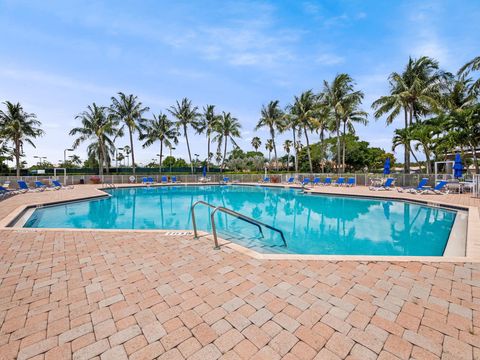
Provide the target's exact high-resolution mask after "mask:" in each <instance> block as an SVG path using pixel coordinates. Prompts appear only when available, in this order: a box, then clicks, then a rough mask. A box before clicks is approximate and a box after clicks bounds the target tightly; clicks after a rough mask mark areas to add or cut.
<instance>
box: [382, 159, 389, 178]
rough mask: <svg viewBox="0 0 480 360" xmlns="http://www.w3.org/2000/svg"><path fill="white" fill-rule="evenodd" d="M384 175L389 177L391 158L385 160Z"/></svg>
mask: <svg viewBox="0 0 480 360" xmlns="http://www.w3.org/2000/svg"><path fill="white" fill-rule="evenodd" d="M383 174H384V175H388V174H390V158H387V159H386V160H385V164H384V165H383Z"/></svg>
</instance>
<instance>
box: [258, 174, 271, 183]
mask: <svg viewBox="0 0 480 360" xmlns="http://www.w3.org/2000/svg"><path fill="white" fill-rule="evenodd" d="M260 182H261V183H269V182H270V178H269V177H268V176H267V177H264V178H263V180H260Z"/></svg>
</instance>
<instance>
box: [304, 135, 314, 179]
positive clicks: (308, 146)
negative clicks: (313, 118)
mask: <svg viewBox="0 0 480 360" xmlns="http://www.w3.org/2000/svg"><path fill="white" fill-rule="evenodd" d="M303 132H304V133H305V141H306V142H307V155H308V165H309V166H310V173H313V165H312V157H311V156H310V142H309V141H308V134H307V127H306V126H304V127H303Z"/></svg>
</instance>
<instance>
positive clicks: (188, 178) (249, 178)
mask: <svg viewBox="0 0 480 360" xmlns="http://www.w3.org/2000/svg"><path fill="white" fill-rule="evenodd" d="M146 176H149V177H151V178H153V180H154V181H156V182H161V180H162V176H164V177H166V178H167V180H168V181H171V177H172V176H171V175H166V174H164V175H160V174H158V173H157V174H152V175H145V174H141V175H116V174H112V175H103V176H93V175H67V176H63V175H61V176H57V177H56V178H57V179H58V180H60V181H61V182H62V183H63V184H65V185H77V184H82V183H84V184H92V183H94V179H95V178H96V179H99V182H101V183H114V184H128V183H141V182H142V179H143V178H144V177H146ZM175 176H176V178H177V181H181V182H183V183H194V182H199V181H200V180H201V179H202V177H203V176H202V175H201V174H194V175H190V174H189V175H175ZM389 176H390V177H393V178H395V179H396V181H395V184H396V186H416V185H417V184H418V183H419V181H420V180H421V179H422V178H428V183H429V185H435V175H434V174H429V175H427V174H391V175H389ZM207 177H208V178H210V181H211V182H212V183H215V182H217V183H218V182H220V181H221V180H222V179H223V178H224V177H228V178H229V179H230V181H233V182H242V183H251V182H259V181H261V180H262V179H263V178H264V175H263V174H208V176H207ZM269 177H270V179H271V181H272V182H286V181H287V180H288V179H289V178H290V177H294V178H295V179H296V180H297V181H303V179H304V178H310V180H313V179H314V178H315V177H319V178H320V179H322V180H324V179H325V178H326V177H330V178H332V181H335V180H336V179H337V178H339V177H344V178H349V177H353V178H355V183H356V185H367V186H368V185H370V184H371V183H372V181H374V180H376V179H379V178H384V175H383V174H364V173H362V174H359V173H357V174H350V173H345V174H321V173H316V174H307V173H300V174H294V173H286V174H270V175H269ZM52 179H55V178H54V177H53V175H38V176H20V177H16V176H0V183H4V182H6V181H10V182H11V184H12V185H13V186H15V185H16V180H24V181H26V182H27V183H30V184H33V182H34V181H38V180H40V181H45V182H48V181H50V180H52ZM474 179H476V180H475V181H476V184H477V187H476V189H477V191H478V183H479V182H480V177H479V176H478V175H477V176H476V177H474ZM477 194H478V192H477Z"/></svg>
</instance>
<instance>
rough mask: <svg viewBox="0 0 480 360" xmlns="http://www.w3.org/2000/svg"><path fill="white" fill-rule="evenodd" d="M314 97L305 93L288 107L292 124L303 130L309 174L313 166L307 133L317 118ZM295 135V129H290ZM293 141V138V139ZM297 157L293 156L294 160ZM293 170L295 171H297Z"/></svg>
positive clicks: (311, 93) (307, 92)
mask: <svg viewBox="0 0 480 360" xmlns="http://www.w3.org/2000/svg"><path fill="white" fill-rule="evenodd" d="M316 100H317V99H316V96H315V95H314V94H313V91H312V90H308V91H305V92H304V93H302V94H301V95H300V97H297V96H295V101H294V103H293V105H291V106H290V114H291V115H292V119H291V120H292V124H296V125H297V126H298V127H299V129H301V130H303V133H304V135H305V141H306V143H307V144H306V145H307V156H308V163H309V166H310V173H313V164H312V156H311V154H310V142H309V139H308V132H309V131H312V129H313V126H314V125H313V123H314V121H315V119H316V117H317V109H318V104H317V101H316ZM292 130H293V131H294V133H295V129H294V128H292ZM294 141H296V140H295V138H294ZM297 157H298V154H295V158H297ZM297 170H298V168H297V169H295V171H297Z"/></svg>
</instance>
